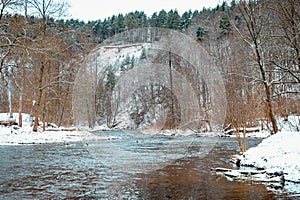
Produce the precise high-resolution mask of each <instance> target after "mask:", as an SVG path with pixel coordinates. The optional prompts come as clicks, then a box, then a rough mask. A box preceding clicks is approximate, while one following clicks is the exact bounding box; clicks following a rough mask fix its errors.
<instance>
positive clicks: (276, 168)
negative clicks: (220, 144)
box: [212, 131, 300, 196]
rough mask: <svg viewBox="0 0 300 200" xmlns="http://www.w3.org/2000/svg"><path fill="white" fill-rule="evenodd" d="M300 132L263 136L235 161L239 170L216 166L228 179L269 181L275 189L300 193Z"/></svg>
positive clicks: (256, 181)
mask: <svg viewBox="0 0 300 200" xmlns="http://www.w3.org/2000/svg"><path fill="white" fill-rule="evenodd" d="M299 142H300V132H290V131H282V132H279V133H277V134H275V135H272V136H270V137H268V138H266V139H264V140H263V141H262V142H261V143H260V144H259V145H257V146H256V147H253V148H250V149H248V150H247V151H246V152H245V153H244V154H243V155H235V156H234V157H233V159H232V160H233V161H234V162H235V163H236V164H237V165H240V169H227V168H215V169H212V170H213V171H214V172H217V173H218V174H223V175H225V176H226V177H227V178H228V179H229V180H234V181H249V182H255V183H266V185H267V186H268V187H270V189H272V190H276V191H283V192H284V191H287V192H289V193H295V195H296V196H300V145H299Z"/></svg>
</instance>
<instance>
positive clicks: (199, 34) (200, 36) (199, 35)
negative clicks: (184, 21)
mask: <svg viewBox="0 0 300 200" xmlns="http://www.w3.org/2000/svg"><path fill="white" fill-rule="evenodd" d="M206 33H207V29H206V28H204V27H202V26H199V27H198V29H197V32H196V36H197V40H198V41H202V40H203V36H204V35H205V34H206Z"/></svg>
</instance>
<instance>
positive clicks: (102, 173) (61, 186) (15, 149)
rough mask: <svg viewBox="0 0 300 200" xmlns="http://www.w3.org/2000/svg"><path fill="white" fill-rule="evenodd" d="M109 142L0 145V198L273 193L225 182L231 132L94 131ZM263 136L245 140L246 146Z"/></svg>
mask: <svg viewBox="0 0 300 200" xmlns="http://www.w3.org/2000/svg"><path fill="white" fill-rule="evenodd" d="M93 134H95V135H97V136H98V135H99V136H111V137H112V138H117V139H113V140H92V141H91V140H89V139H87V138H84V139H83V142H73V143H53V144H38V145H17V146H14V145H11V146H0V156H1V162H0V168H1V171H0V177H1V180H0V199H255V200H258V199H276V198H285V197H289V198H293V197H291V196H289V194H285V193H278V194H277V193H274V192H271V191H270V190H267V189H266V186H265V185H262V184H252V183H242V182H230V181H228V180H227V179H226V178H225V177H222V176H218V175H215V174H213V173H211V168H212V167H233V166H232V164H231V163H229V158H230V156H231V155H233V154H236V153H237V152H238V144H237V142H236V139H234V138H217V137H210V138H205V137H194V136H164V135H146V136H145V134H140V133H139V132H126V131H106V132H96V133H93ZM259 142H261V139H254V138H252V139H248V145H247V146H248V147H249V148H250V147H251V146H255V145H257V144H258V143H259Z"/></svg>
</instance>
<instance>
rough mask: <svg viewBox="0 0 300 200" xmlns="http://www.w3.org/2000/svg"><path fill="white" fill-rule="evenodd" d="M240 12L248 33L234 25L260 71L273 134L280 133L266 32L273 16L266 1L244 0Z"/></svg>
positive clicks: (260, 79) (239, 6)
mask: <svg viewBox="0 0 300 200" xmlns="http://www.w3.org/2000/svg"><path fill="white" fill-rule="evenodd" d="M238 8H239V11H240V13H241V15H242V18H243V20H244V23H245V26H246V27H247V31H246V32H242V31H240V30H239V29H238V28H237V27H236V26H235V24H234V23H232V24H233V25H234V27H235V29H236V30H237V31H238V32H239V33H240V36H241V37H242V38H243V39H244V41H245V42H246V43H247V44H248V45H249V46H250V47H251V48H252V50H253V58H254V66H256V68H257V69H258V71H259V73H260V78H259V79H257V81H258V82H259V83H261V84H262V85H263V87H264V93H265V100H266V114H267V116H268V118H269V119H270V121H271V124H272V133H273V134H274V133H277V132H278V126H277V122H276V118H275V115H274V110H273V105H272V101H273V99H272V96H273V94H272V87H273V85H274V80H273V77H274V76H273V74H272V70H271V68H272V66H270V65H268V64H267V63H268V62H267V59H268V57H267V55H266V49H267V48H268V46H266V41H267V40H268V35H266V32H267V31H266V30H265V29H267V28H268V27H269V26H268V22H269V20H270V18H271V17H272V16H270V15H268V14H266V11H267V9H266V3H265V1H263V0H262V1H255V0H244V1H241V2H240V4H239V5H238Z"/></svg>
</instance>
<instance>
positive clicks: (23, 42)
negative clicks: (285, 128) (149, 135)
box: [0, 0, 300, 133]
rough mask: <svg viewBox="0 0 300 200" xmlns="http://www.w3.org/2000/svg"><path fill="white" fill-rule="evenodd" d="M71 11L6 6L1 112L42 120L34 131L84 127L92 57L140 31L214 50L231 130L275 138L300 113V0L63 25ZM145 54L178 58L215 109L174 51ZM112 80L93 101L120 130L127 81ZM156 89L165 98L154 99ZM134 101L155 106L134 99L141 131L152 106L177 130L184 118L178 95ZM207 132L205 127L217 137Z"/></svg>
mask: <svg viewBox="0 0 300 200" xmlns="http://www.w3.org/2000/svg"><path fill="white" fill-rule="evenodd" d="M67 9H68V4H67V3H66V2H65V1H63V0H62V1H52V0H2V1H1V4H0V46H1V48H0V112H8V113H13V112H18V113H28V114H30V115H31V116H33V117H34V118H35V120H34V123H33V130H34V131H36V130H37V126H38V124H39V120H40V121H41V122H44V124H45V122H52V123H55V124H57V125H58V126H71V125H75V119H74V109H73V107H72V98H73V97H72V94H73V92H74V86H75V84H74V81H75V78H76V75H77V73H81V70H80V67H81V66H82V65H83V63H84V62H85V58H86V57H87V55H89V54H90V52H91V51H92V50H94V49H95V48H97V47H98V46H99V45H101V44H102V43H103V42H105V41H107V40H108V39H109V38H112V37H113V36H115V35H117V34H121V33H124V34H125V33H132V32H131V31H132V30H135V29H139V28H164V29H172V30H176V31H179V32H181V33H184V34H186V35H189V36H190V37H192V38H193V39H194V40H195V41H196V42H197V43H198V44H199V45H201V46H202V47H203V48H204V49H205V50H206V51H207V52H208V54H209V56H210V57H211V58H212V60H213V62H214V64H215V65H216V66H217V68H218V70H219V71H220V72H221V74H222V79H223V81H224V84H225V88H226V99H227V110H226V119H225V122H224V124H222V125H221V126H222V128H223V129H225V128H229V127H230V128H240V127H242V128H248V127H256V126H264V129H268V130H269V131H270V132H271V133H276V132H278V130H279V128H278V125H277V120H278V118H279V117H282V118H287V117H288V116H289V115H299V114H300V2H299V1H298V0H286V1H281V0H273V1H268V0H239V1H238V0H232V1H228V2H227V1H224V2H223V3H222V4H220V5H218V6H217V7H215V8H203V10H201V11H198V10H195V11H192V10H189V11H186V12H184V13H183V14H182V15H180V14H179V13H178V11H177V10H170V11H165V10H161V11H158V12H155V13H153V14H152V15H151V16H147V15H146V14H145V13H144V12H143V11H133V12H130V13H127V14H117V15H112V16H111V17H108V18H106V19H101V20H100V19H99V20H97V21H89V22H87V23H85V22H83V21H79V20H76V19H71V20H64V19H63V16H64V13H66V10H67ZM199 53H200V52H199ZM159 55H160V56H159ZM170 56H171V57H172V58H170ZM146 57H151V59H156V60H159V61H158V62H161V63H168V62H171V61H172V63H173V68H174V70H176V71H177V72H180V73H185V75H186V77H188V79H189V80H190V81H191V82H192V86H193V87H194V89H195V90H196V91H197V92H196V93H197V94H199V96H198V97H197V98H198V103H199V105H200V106H201V107H203V112H204V113H205V112H206V110H209V109H211V108H210V106H209V101H210V100H209V95H207V94H206V93H205V84H204V83H202V82H203V81H201V80H202V79H201V78H197V77H201V75H199V74H195V73H194V72H193V68H192V67H188V66H189V64H188V63H185V62H184V61H182V60H180V58H178V57H176V55H168V54H167V52H156V53H155V52H148V54H147V52H146V53H145V52H143V54H142V55H141V56H140V58H139V59H143V58H146ZM134 59H135V58H132V57H131V56H129V57H128V58H125V61H124V62H125V63H123V64H122V63H121V64H120V65H119V66H118V67H119V72H120V71H124V70H126V69H127V68H130V67H128V66H130V65H132V67H133V65H134V64H133V63H134V62H135V60H134ZM176 63H177V64H176ZM130 69H131V68H130ZM127 70H128V69H127ZM183 71H184V72H183ZM119 72H118V73H119ZM105 73H106V74H105V76H104V77H103V79H102V80H101V83H98V84H99V87H98V88H97V90H96V91H97V92H96V94H95V96H96V97H97V99H98V101H95V102H92V103H96V102H97V105H95V107H96V111H95V113H97V116H93V117H92V118H93V119H92V121H93V122H92V123H89V125H91V126H95V125H96V124H99V125H100V123H107V124H108V125H109V126H111V127H113V126H115V125H116V122H111V120H112V118H113V116H112V115H113V113H112V111H111V105H110V101H111V99H112V92H111V91H112V89H113V88H114V86H115V82H116V79H118V76H117V75H116V74H115V73H116V72H112V71H109V70H108V71H107V72H105ZM153 91H154V93H155V97H156V98H153V96H149V93H151V92H152V93H153ZM135 96H136V97H139V98H134V99H135V101H140V100H141V99H142V97H144V98H143V100H144V101H146V102H148V103H145V104H138V103H136V102H133V105H132V107H131V108H130V109H131V111H132V113H130V116H131V118H132V120H133V121H134V122H135V126H134V127H138V126H139V125H140V124H141V123H142V121H143V120H144V118H143V116H145V115H146V113H147V112H148V111H149V104H150V103H151V104H153V103H154V104H159V105H161V106H162V107H164V108H166V110H167V111H166V112H168V113H172V116H173V117H172V119H171V121H170V120H169V121H168V123H167V124H165V126H163V127H164V128H166V129H167V128H176V124H177V122H178V120H180V119H179V118H180V114H178V115H175V116H177V117H174V112H175V113H176V112H177V111H178V110H179V106H180V105H179V104H178V102H176V99H174V98H173V94H172V91H171V92H170V91H169V90H168V89H166V88H165V87H163V86H161V85H149V86H148V87H146V88H141V89H140V90H138V91H136V93H135ZM141 106H144V107H143V108H140V107H141ZM141 110H142V112H141ZM176 110H177V111H176ZM204 115H205V114H204ZM20 116H22V115H21V114H20ZM154 117H155V116H154ZM206 120H209V117H208V119H207V118H206ZM262 122H263V123H262ZM19 126H22V119H21V117H20V120H19ZM203 127H204V125H201V126H200V127H197V129H199V130H202V131H210V130H208V129H209V128H208V129H207V128H203Z"/></svg>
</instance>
